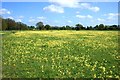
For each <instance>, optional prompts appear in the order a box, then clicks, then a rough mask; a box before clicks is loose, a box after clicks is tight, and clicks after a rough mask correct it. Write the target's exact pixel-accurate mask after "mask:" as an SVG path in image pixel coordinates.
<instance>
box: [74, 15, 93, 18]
mask: <svg viewBox="0 0 120 80" xmlns="http://www.w3.org/2000/svg"><path fill="white" fill-rule="evenodd" d="M76 17H77V18H80V19H85V18H88V19H92V18H93V17H92V16H91V15H87V16H84V15H76Z"/></svg>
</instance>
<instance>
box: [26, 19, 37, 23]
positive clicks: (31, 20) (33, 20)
mask: <svg viewBox="0 0 120 80" xmlns="http://www.w3.org/2000/svg"><path fill="white" fill-rule="evenodd" d="M35 21H36V20H35V19H30V20H28V22H35Z"/></svg>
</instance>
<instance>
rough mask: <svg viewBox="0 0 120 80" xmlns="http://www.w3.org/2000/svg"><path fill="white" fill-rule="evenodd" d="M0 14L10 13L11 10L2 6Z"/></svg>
mask: <svg viewBox="0 0 120 80" xmlns="http://www.w3.org/2000/svg"><path fill="white" fill-rule="evenodd" d="M2 14H11V12H10V11H8V10H7V9H4V8H3V9H0V15H2Z"/></svg>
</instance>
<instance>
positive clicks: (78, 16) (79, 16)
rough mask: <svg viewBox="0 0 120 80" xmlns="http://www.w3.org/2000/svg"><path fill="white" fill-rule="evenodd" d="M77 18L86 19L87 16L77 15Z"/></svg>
mask: <svg viewBox="0 0 120 80" xmlns="http://www.w3.org/2000/svg"><path fill="white" fill-rule="evenodd" d="M76 17H77V18H85V17H86V16H83V15H76Z"/></svg>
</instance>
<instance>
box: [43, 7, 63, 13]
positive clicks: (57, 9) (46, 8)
mask: <svg viewBox="0 0 120 80" xmlns="http://www.w3.org/2000/svg"><path fill="white" fill-rule="evenodd" d="M43 10H49V11H51V12H56V13H64V8H63V7H61V6H57V5H49V6H47V7H44V8H43Z"/></svg>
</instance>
